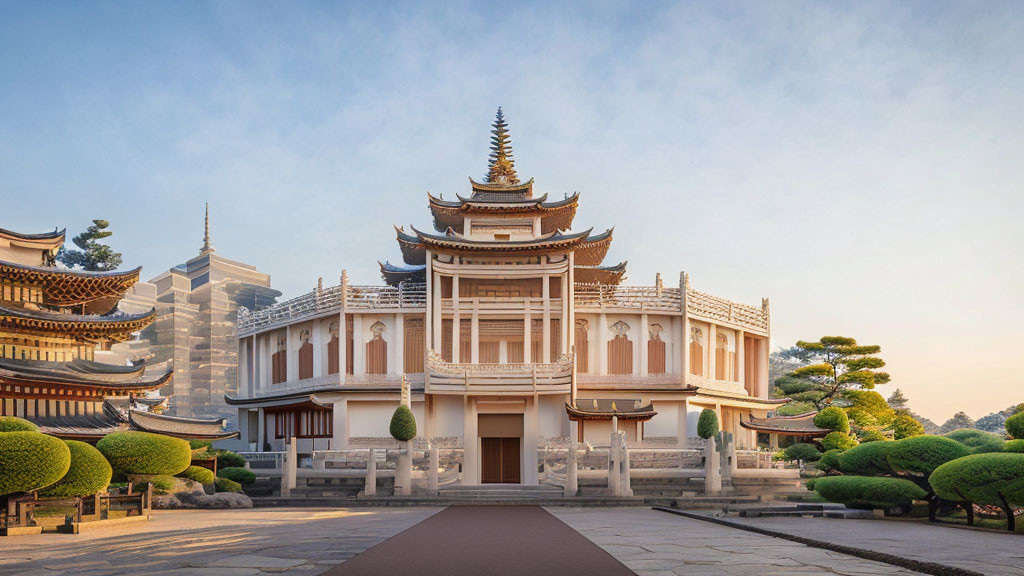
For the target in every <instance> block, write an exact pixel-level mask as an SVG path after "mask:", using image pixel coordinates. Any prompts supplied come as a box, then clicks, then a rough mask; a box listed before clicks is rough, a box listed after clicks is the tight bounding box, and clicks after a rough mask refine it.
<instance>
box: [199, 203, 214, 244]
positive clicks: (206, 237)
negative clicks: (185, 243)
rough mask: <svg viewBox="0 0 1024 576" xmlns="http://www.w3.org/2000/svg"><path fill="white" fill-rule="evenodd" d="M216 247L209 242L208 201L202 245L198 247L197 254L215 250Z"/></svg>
mask: <svg viewBox="0 0 1024 576" xmlns="http://www.w3.org/2000/svg"><path fill="white" fill-rule="evenodd" d="M216 251H217V249H216V248H214V247H213V244H210V203H209V202H207V203H206V218H205V219H204V223H203V247H202V248H200V249H199V255H200V256H205V255H207V254H212V253H214V252H216Z"/></svg>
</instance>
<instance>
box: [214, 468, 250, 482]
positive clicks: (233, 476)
mask: <svg viewBox="0 0 1024 576" xmlns="http://www.w3.org/2000/svg"><path fill="white" fill-rule="evenodd" d="M217 474H218V475H219V476H220V477H221V478H227V479H228V480H234V481H235V482H238V483H239V484H242V485H248V484H252V483H253V482H255V481H256V474H253V472H252V471H251V470H246V469H245V468H224V469H223V470H217Z"/></svg>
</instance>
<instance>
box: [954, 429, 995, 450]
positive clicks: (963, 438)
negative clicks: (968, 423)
mask: <svg viewBox="0 0 1024 576" xmlns="http://www.w3.org/2000/svg"><path fill="white" fill-rule="evenodd" d="M946 438H951V439H953V440H956V441H957V442H959V443H961V444H963V445H964V446H967V447H968V448H970V449H971V452H973V453H974V454H987V453H989V452H1002V451H1003V443H1004V442H1005V440H1003V439H1002V438H1001V437H1000V436H999V435H998V434H993V433H991V432H985V431H984V430H978V429H976V428H961V429H959V430H953V431H952V432H950V433H949V434H946Z"/></svg>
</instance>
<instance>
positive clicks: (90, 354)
mask: <svg viewBox="0 0 1024 576" xmlns="http://www.w3.org/2000/svg"><path fill="white" fill-rule="evenodd" d="M63 244H64V231H63V230H61V231H54V232H49V233H43V234H21V233H17V232H12V231H9V230H4V229H0V415H2V416H18V417H21V418H25V419H27V420H31V421H32V422H35V423H36V424H38V425H39V426H40V428H41V429H42V431H43V432H45V433H48V434H52V435H55V436H59V437H62V438H75V439H84V440H96V439H99V438H101V437H103V436H104V435H106V434H108V433H110V432H114V431H118V430H128V429H134V430H144V431H149V432H157V433H162V434H168V435H172V436H178V437H183V438H209V439H222V438H229V437H233V436H235V435H236V433H234V432H224V431H223V421H222V420H192V419H182V418H173V417H169V416H164V415H161V414H159V413H158V412H157V411H158V410H159V408H160V407H161V406H163V405H164V404H165V399H162V398H155V397H153V395H152V394H151V393H152V392H153V391H155V390H157V389H158V388H160V387H161V386H163V385H164V384H166V383H167V382H168V381H169V380H170V378H171V372H170V371H157V372H154V371H151V370H147V366H146V363H145V361H138V362H134V363H131V364H128V365H114V364H105V363H102V362H97V361H96V359H95V353H96V351H97V349H99V350H104V349H109V348H110V346H111V345H113V344H116V343H120V342H125V341H127V340H129V339H130V338H132V336H133V334H135V333H137V332H139V331H140V330H142V329H144V328H145V327H146V326H148V325H149V324H151V323H152V322H153V320H154V318H155V310H153V309H149V310H146V311H142V312H136V313H124V312H120V311H118V303H119V302H120V300H121V298H122V297H123V296H124V294H125V293H126V292H127V291H128V290H129V289H130V288H131V287H132V286H133V285H134V284H135V283H136V282H137V281H138V279H139V273H140V271H141V268H135V269H134V270H129V271H125V272H116V271H115V272H83V271H78V270H69V269H66V268H60V267H57V265H56V256H57V253H58V251H59V250H60V248H61V246H62V245H63ZM147 395H148V397H147Z"/></svg>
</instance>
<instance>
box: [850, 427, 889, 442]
mask: <svg viewBox="0 0 1024 576" xmlns="http://www.w3.org/2000/svg"><path fill="white" fill-rule="evenodd" d="M886 440H888V438H886V436H885V434H882V433H881V432H879V431H877V430H860V431H858V432H857V441H858V442H860V443H861V444H866V443H868V442H884V441H886Z"/></svg>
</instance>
